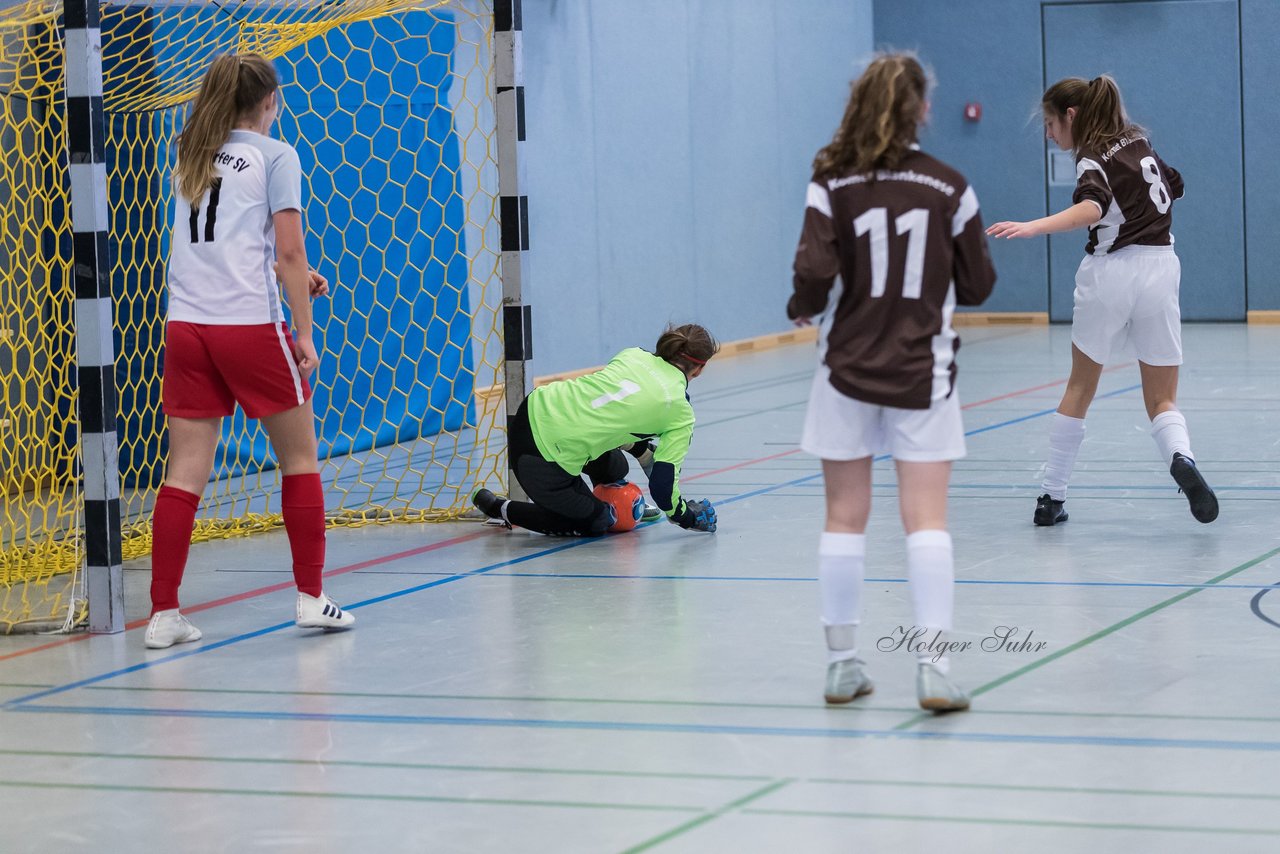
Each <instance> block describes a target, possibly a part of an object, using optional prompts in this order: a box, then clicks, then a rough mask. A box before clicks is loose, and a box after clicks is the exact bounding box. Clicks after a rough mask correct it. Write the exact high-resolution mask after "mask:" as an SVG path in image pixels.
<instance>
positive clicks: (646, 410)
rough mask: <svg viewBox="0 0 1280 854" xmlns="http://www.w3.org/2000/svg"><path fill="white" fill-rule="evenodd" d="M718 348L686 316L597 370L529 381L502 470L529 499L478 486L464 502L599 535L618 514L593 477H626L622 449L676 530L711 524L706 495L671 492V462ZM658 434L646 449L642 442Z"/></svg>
mask: <svg viewBox="0 0 1280 854" xmlns="http://www.w3.org/2000/svg"><path fill="white" fill-rule="evenodd" d="M719 349H720V345H719V344H718V343H716V340H715V338H713V337H711V333H709V332H708V331H707V330H705V329H703V328H702V327H701V326H697V325H695V324H692V323H690V324H686V325H684V326H675V327H668V328H667V330H666V331H665V332H663V333H662V336H661V337H660V338H658V344H657V346H656V347H655V348H654V350H655V352H654V353H650V352H648V351H646V350H641V349H640V348H638V347H633V348H631V349H629V350H623V351H622V352H621V353H619V354H618V355H617V356H615V357H614V358H613V360H612V361H610V362H609V364H608V365H606V366H605V367H604V368H602V369H601V370H598V371H596V372H595V373H591V374H587V375H586V376H583V377H578V378H577V379H573V380H564V381H562V382H554V383H551V384H550V385H546V386H543V387H541V388H537V389H534V390H533V392H532V393H531V394H530V395H529V396H528V397H526V398H525V400H524V403H522V404H521V405H520V411H519V412H517V413H516V414H515V416H514V417H513V418H512V419H511V422H510V423H509V424H508V425H507V427H508V430H507V442H508V453H509V454H510V455H511V469H512V471H514V472H515V476H516V479H517V480H518V481H520V485H521V486H522V487H524V490H525V492H526V493H527V494H528V495H529V498H530V499H532V501H509V500H507V499H506V498H503V497H502V496H499V495H494V494H493V493H492V492H490V491H489V490H487V489H481V490H479V491H478V492H476V494H475V496H474V497H473V498H472V501H473V502H474V503H475V505H476V507H478V508H480V510H481V511H482V512H483V513H484V514H485V515H486V516H488V517H489V518H491V519H502V520H503V521H505V522H506V523H507V524H509V525H516V526H519V527H521V528H526V529H528V530H530V531H538V532H540V533H543V534H551V535H554V536H564V537H598V536H600V535H601V534H603V533H604V532H605V531H607V530H608V529H609V527H610V526H611V525H613V523H614V522H615V521H617V518H616V514H615V511H614V509H613V506H612V505H610V504H608V503H607V502H604V501H601V500H600V499H598V498H596V497H595V495H593V494H592V491H591V488H590V487H589V486H587V484H586V482H585V481H584V480H583V479H582V475H584V474H585V475H586V476H587V477H588V478H589V479H590V480H591V482H592V484H594V485H597V486H598V485H600V484H607V483H616V482H618V481H621V480H623V479H625V478H626V476H627V469H628V466H627V458H626V457H625V456H624V455H623V452H624V451H626V452H628V453H630V454H631V455H632V456H634V457H636V458H637V459H638V460H640V463H641V466H642V467H643V468H644V469H645V473H646V474H648V476H649V493H650V495H652V496H653V500H654V502H655V503H656V504H657V505H658V507H659V508H660V509H661V510H662V511H664V512H665V513H666V516H667V519H668V520H669V521H670V522H672V523H674V524H676V525H679V526H680V527H682V528H686V529H690V530H694V531H708V532H710V531H714V530H715V529H716V511H715V508H713V507H712V506H711V502H710V501H686V500H685V499H683V498H681V497H680V485H679V481H680V465H681V463H683V462H684V457H685V454H687V453H688V451H689V442H690V440H691V439H692V438H693V422H694V418H693V407H692V406H691V405H690V404H689V394H688V391H687V389H688V384H689V380H691V379H692V378H694V377H696V376H698V375H699V374H701V373H702V369H703V368H704V367H706V364H707V362H708V361H710V359H711V357H712V356H714V355H715V354H716V352H717V351H718V350H719ZM654 439H656V440H657V447H656V449H655V447H654V444H653V442H652V441H651V440H654Z"/></svg>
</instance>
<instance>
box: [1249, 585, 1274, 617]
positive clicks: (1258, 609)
mask: <svg viewBox="0 0 1280 854" xmlns="http://www.w3.org/2000/svg"><path fill="white" fill-rule="evenodd" d="M1277 589H1280V581H1277V582H1276V583H1275V584H1268V585H1266V586H1265V587H1264V588H1263V589H1262V590H1259V591H1258V595H1257V596H1254V597H1253V598H1252V599H1250V600H1249V610H1250V611H1252V612H1253V615H1254V616H1255V617H1257V618H1258V619H1259V620H1262V622H1264V623H1267V624H1268V625H1272V626H1275V627H1276V628H1277V629H1280V622H1276V621H1275V620H1273V619H1271V618H1270V617H1268V616H1267V615H1266V614H1264V613H1262V597H1263V596H1266V595H1267V594H1268V593H1270V592H1271V591H1272V590H1277Z"/></svg>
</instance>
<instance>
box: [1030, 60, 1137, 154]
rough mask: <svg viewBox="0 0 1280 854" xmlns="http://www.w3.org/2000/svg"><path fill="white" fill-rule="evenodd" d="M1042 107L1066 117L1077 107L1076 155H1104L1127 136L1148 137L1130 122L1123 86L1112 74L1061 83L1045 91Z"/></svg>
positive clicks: (1073, 132)
mask: <svg viewBox="0 0 1280 854" xmlns="http://www.w3.org/2000/svg"><path fill="white" fill-rule="evenodd" d="M1041 106H1042V107H1043V108H1044V111H1045V112H1046V113H1048V112H1052V113H1053V114H1054V115H1058V116H1065V115H1066V114H1067V110H1068V109H1069V108H1071V107H1075V108H1076V115H1075V119H1074V120H1073V121H1072V122H1071V139H1072V142H1073V143H1074V145H1073V147H1074V149H1075V151H1076V154H1079V153H1080V152H1082V151H1092V152H1098V153H1101V152H1103V151H1106V150H1107V149H1108V148H1110V147H1111V146H1112V145H1113V144H1114V143H1116V142H1117V141H1118V140H1120V139H1122V138H1123V137H1126V136H1130V135H1134V134H1145V133H1146V131H1145V130H1143V129H1142V127H1140V126H1139V125H1136V124H1134V123H1133V122H1132V121H1130V120H1129V114H1128V113H1127V112H1125V108H1124V99H1123V98H1122V97H1121V96H1120V87H1119V86H1118V85H1117V84H1116V81H1115V79H1114V78H1112V77H1111V75H1109V74H1103V75H1102V76H1100V77H1095V78H1093V79H1092V80H1089V81H1087V82H1086V81H1085V80H1084V79H1083V78H1080V77H1068V78H1066V79H1065V80H1059V81H1058V82H1057V83H1055V84H1053V85H1052V86H1050V87H1049V88H1048V90H1046V91H1045V93H1044V97H1043V98H1042V99H1041Z"/></svg>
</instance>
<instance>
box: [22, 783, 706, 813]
mask: <svg viewBox="0 0 1280 854" xmlns="http://www.w3.org/2000/svg"><path fill="white" fill-rule="evenodd" d="M0 786H7V787H8V788H11V789H70V790H73V791H84V792H145V793H147V794H162V795H239V796H243V797H254V798H258V797H277V798H321V799H333V800H355V801H401V802H408V803H430V804H476V805H480V806H500V807H565V808H569V809H602V810H632V811H639V812H701V810H700V809H699V808H698V807H690V806H668V805H665V804H606V803H587V802H582V801H533V800H518V799H513V798H450V797H445V796H438V797H437V796H433V795H382V794H369V793H366V792H304V791H281V790H276V789H219V788H211V787H203V786H201V787H193V786H127V785H107V784H103V783H45V782H40V781H36V780H0Z"/></svg>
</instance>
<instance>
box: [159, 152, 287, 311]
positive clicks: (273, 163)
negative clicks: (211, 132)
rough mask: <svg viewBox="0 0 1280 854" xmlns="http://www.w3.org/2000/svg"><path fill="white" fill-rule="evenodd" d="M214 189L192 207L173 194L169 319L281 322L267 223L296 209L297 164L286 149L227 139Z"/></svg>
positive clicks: (271, 237) (218, 159)
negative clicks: (282, 212)
mask: <svg viewBox="0 0 1280 854" xmlns="http://www.w3.org/2000/svg"><path fill="white" fill-rule="evenodd" d="M214 174H215V177H214V182H213V186H212V187H210V188H209V190H208V191H206V192H205V194H204V195H203V196H202V197H201V198H200V200H199V201H198V202H197V203H196V204H195V205H192V204H191V203H190V202H188V201H187V199H186V198H184V197H183V196H182V194H181V193H178V192H177V188H176V187H175V188H174V191H175V193H174V194H175V195H176V196H177V202H176V204H175V205H174V216H173V235H172V238H171V239H172V241H173V244H172V247H173V248H172V253H171V255H170V258H169V276H168V278H169V319H170V320H181V321H186V322H188V323H208V324H218V325H249V324H257V323H279V322H280V321H282V320H283V319H284V312H283V310H282V309H281V306H280V288H279V286H278V285H277V283H276V276H275V272H274V270H273V267H274V266H275V256H276V231H275V225H274V222H273V220H272V216H273V215H274V214H276V213H278V212H280V211H285V210H301V209H302V164H301V162H300V161H299V159H298V152H297V151H295V150H294V148H293V146H291V145H289V144H288V143H284V142H281V141H280V140H277V139H272V138H271V137H268V136H263V135H262V134H260V133H255V132H253V131H249V130H242V129H237V130H233V131H232V132H231V135H230V136H229V137H228V138H227V141H226V143H225V144H223V146H222V148H220V149H219V150H218V152H217V153H216V154H215V155H214Z"/></svg>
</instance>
